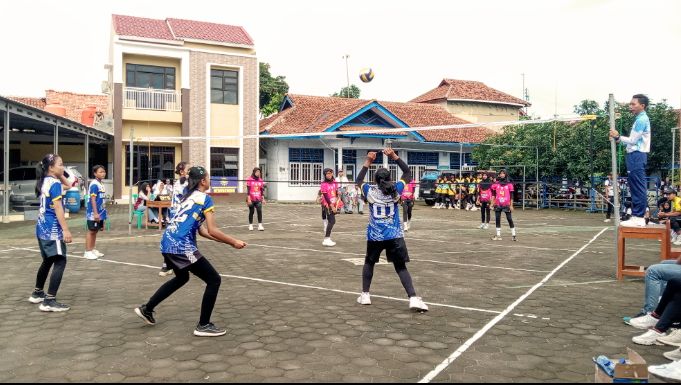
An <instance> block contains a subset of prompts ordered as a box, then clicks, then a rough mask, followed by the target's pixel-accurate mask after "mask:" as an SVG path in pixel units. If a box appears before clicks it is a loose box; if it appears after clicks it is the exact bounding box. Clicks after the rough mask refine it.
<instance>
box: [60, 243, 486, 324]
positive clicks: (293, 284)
mask: <svg viewBox="0 0 681 385" xmlns="http://www.w3.org/2000/svg"><path fill="white" fill-rule="evenodd" d="M73 258H78V259H83V260H86V258H85V257H78V256H74V257H73ZM96 261H100V262H108V263H114V264H118V265H126V266H138V267H148V268H150V269H156V270H158V266H151V265H144V264H140V263H131V262H120V261H113V260H110V259H101V258H100V259H97V260H96ZM220 276H221V277H225V278H234V279H242V280H246V281H254V282H262V283H273V284H277V285H285V286H291V287H300V288H304V289H314V290H322V291H330V292H333V293H341V294H352V295H359V294H360V293H359V292H354V291H347V290H338V289H329V288H326V287H319V286H310V285H301V284H297V283H289V282H281V281H272V280H269V279H262V278H252V277H243V276H239V275H230V274H220ZM371 296H372V297H374V298H382V299H389V300H393V301H400V302H409V299H405V298H395V297H388V296H383V295H375V294H372V295H371ZM426 303H427V304H428V305H431V306H436V307H446V308H450V309H458V310H470V311H476V312H481V313H491V314H499V313H500V312H499V311H496V310H487V309H477V308H473V307H465V306H455V305H447V304H442V303H435V302H426Z"/></svg>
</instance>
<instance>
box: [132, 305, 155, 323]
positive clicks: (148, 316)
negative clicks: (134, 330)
mask: <svg viewBox="0 0 681 385" xmlns="http://www.w3.org/2000/svg"><path fill="white" fill-rule="evenodd" d="M135 314H137V315H138V316H139V317H140V318H142V319H143V320H144V322H146V323H147V325H156V320H155V319H154V312H153V311H148V310H147V305H142V306H140V307H136V308H135Z"/></svg>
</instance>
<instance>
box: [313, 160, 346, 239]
mask: <svg viewBox="0 0 681 385" xmlns="http://www.w3.org/2000/svg"><path fill="white" fill-rule="evenodd" d="M317 202H318V203H321V204H322V221H323V222H324V233H325V234H324V242H322V245H324V246H327V247H333V246H336V242H334V241H332V240H331V230H333V225H335V224H336V213H337V212H338V210H340V208H341V207H343V201H342V200H341V199H340V197H339V196H338V183H336V180H335V179H334V175H333V170H332V169H330V168H326V169H324V180H323V181H322V184H321V186H320V188H319V194H318V197H317Z"/></svg>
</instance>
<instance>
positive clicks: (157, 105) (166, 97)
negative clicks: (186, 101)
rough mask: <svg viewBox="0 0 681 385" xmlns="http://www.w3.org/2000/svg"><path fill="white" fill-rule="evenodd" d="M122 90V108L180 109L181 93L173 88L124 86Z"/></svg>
mask: <svg viewBox="0 0 681 385" xmlns="http://www.w3.org/2000/svg"><path fill="white" fill-rule="evenodd" d="M123 92H124V102H123V108H132V109H137V110H154V111H182V95H181V93H180V92H178V91H175V90H156V89H151V88H134V87H126V88H125V89H124V90H123Z"/></svg>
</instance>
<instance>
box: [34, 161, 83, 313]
mask: <svg viewBox="0 0 681 385" xmlns="http://www.w3.org/2000/svg"><path fill="white" fill-rule="evenodd" d="M67 178H68V175H65V172H64V162H63V161H62V159H61V157H60V156H59V155H55V154H48V155H46V156H45V157H44V158H43V160H42V161H41V162H40V165H39V166H38V180H37V181H36V186H35V193H36V196H37V197H38V198H39V199H40V211H39V212H38V222H37V223H36V228H35V229H36V237H37V238H38V245H39V246H40V254H41V255H42V257H43V263H42V264H41V265H40V268H39V269H38V275H37V278H36V283H35V290H34V291H33V294H31V297H30V298H29V299H28V300H29V301H30V302H31V303H35V304H38V303H39V304H40V310H42V311H46V312H62V311H67V310H69V309H70V307H69V306H68V305H64V304H62V303H59V302H57V290H59V286H60V285H61V280H62V277H63V275H64V269H65V268H66V244H67V243H71V242H72V240H73V239H72V237H71V232H70V231H69V227H68V225H67V224H66V218H65V217H64V201H63V199H62V196H63V189H62V184H63V185H66V186H67V187H71V186H69V181H68V179H67ZM50 269H52V276H51V277H50V287H49V288H48V290H47V293H45V292H44V291H43V288H44V287H45V282H46V281H47V275H48V274H49V273H50Z"/></svg>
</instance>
